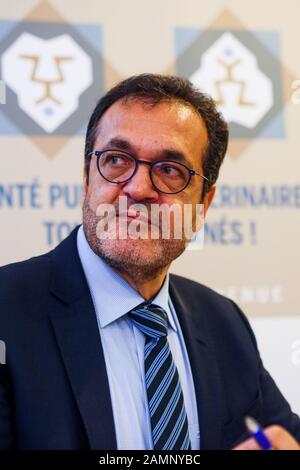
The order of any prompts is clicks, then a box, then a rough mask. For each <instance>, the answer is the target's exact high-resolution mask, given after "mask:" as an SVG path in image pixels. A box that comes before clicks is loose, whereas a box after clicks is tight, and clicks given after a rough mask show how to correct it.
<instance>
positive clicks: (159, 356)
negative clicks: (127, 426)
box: [128, 302, 191, 450]
mask: <svg viewBox="0 0 300 470" xmlns="http://www.w3.org/2000/svg"><path fill="white" fill-rule="evenodd" d="M128 315H129V317H130V318H131V319H132V321H133V323H134V325H135V326H136V327H137V328H138V329H139V330H140V331H141V332H142V333H144V335H145V336H146V340H145V347H144V361H145V382H146V389H147V397H148V406H149V413H150V420H151V429H152V439H153V446H154V449H155V450H190V449H191V442H190V436H189V431H188V421H187V414H186V410H185V405H184V400H183V393H182V389H181V384H180V379H179V375H178V371H177V367H176V365H175V363H174V361H173V356H172V352H171V350H170V346H169V342H168V339H167V334H168V326H167V313H166V312H165V310H164V309H163V308H161V307H159V306H158V305H155V304H149V303H147V302H143V303H142V304H140V305H138V306H137V307H136V308H134V309H132V310H131V311H130V312H129V313H128Z"/></svg>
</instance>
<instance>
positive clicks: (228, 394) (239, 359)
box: [0, 229, 300, 450]
mask: <svg viewBox="0 0 300 470" xmlns="http://www.w3.org/2000/svg"><path fill="white" fill-rule="evenodd" d="M76 235H77V229H75V230H74V231H73V232H72V233H71V234H70V235H69V237H68V238H66V239H65V240H64V241H63V242H62V243H61V244H60V245H58V247H57V248H55V249H54V250H53V251H50V252H49V253H47V254H45V255H42V256H38V257H35V258H32V259H30V260H27V261H24V262H20V263H15V264H11V265H8V266H5V267H3V268H1V269H0V339H1V340H3V341H5V343H6V364H5V365H1V366H0V448H1V449H104V450H113V449H116V435H115V429H114V421H113V414H112V405H111V399H110V392H109V384H108V378H107V373H106V367H105V360H104V355H103V350H102V346H101V340H100V335H99V330H98V325H97V320H96V315H95V311H94V307H93V303H92V299H91V295H90V292H89V288H88V285H87V282H86V279H85V276H84V273H83V270H82V267H81V263H80V260H79V256H78V252H77V247H76ZM103 282H105V280H104V281H103ZM170 295H171V298H172V301H173V303H174V306H175V309H176V313H177V315H178V319H179V322H180V325H181V328H182V331H183V335H184V338H185V342H186V347H187V350H188V354H189V358H190V363H191V368H192V373H193V378H194V383H195V392H196V397H197V406H198V414H199V421H200V433H201V449H230V448H231V447H232V446H234V445H235V444H236V443H238V442H240V441H241V440H243V439H244V438H245V437H247V434H246V433H245V426H244V422H243V418H244V416H245V415H251V416H253V417H255V418H257V419H258V420H259V421H260V422H261V423H262V424H263V425H270V424H272V423H277V424H280V425H282V426H284V427H285V428H286V429H287V430H288V431H290V432H291V433H292V434H293V435H294V436H295V437H296V438H297V439H298V440H300V420H299V417H298V416H296V415H295V414H293V413H292V412H291V409H290V407H289V405H288V403H287V402H286V400H285V399H284V398H283V396H282V395H281V393H280V391H279V390H278V388H277V386H276V385H275V383H274V381H273V380H272V378H271V377H270V375H269V374H268V372H267V371H266V370H265V369H264V368H263V365H262V362H261V359H260V356H259V353H258V350H257V346H256V342H255V338H254V335H253V332H252V330H251V328H250V326H249V323H248V321H247V319H246V317H245V316H244V314H243V313H242V312H241V310H240V309H239V308H238V307H237V305H236V304H234V303H233V302H232V301H231V300H229V299H227V298H225V297H223V296H221V295H219V294H217V293H216V292H214V291H212V290H211V289H209V288H207V287H204V286H203V285H201V284H198V283H196V282H193V281H190V280H188V279H185V278H183V277H179V276H175V275H171V276H170Z"/></svg>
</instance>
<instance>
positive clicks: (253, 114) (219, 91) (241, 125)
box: [175, 10, 290, 158]
mask: <svg viewBox="0 0 300 470" xmlns="http://www.w3.org/2000/svg"><path fill="white" fill-rule="evenodd" d="M221 25H224V26H223V27H222V26H221ZM225 25H226V26H225ZM175 41H176V70H177V74H178V75H179V76H182V77H185V78H188V79H189V80H190V81H191V82H192V83H193V84H194V85H195V86H196V87H197V88H199V89H200V90H201V91H203V92H205V93H207V94H208V95H210V96H212V98H213V99H214V100H215V101H216V103H217V106H218V109H219V110H220V111H221V112H222V114H223V116H224V118H225V119H226V120H227V122H228V124H229V130H230V137H231V139H230V148H229V154H230V156H231V157H232V158H237V157H238V156H239V155H240V154H241V150H244V149H245V148H246V147H247V146H248V145H249V144H250V142H251V140H253V139H258V138H263V139H282V138H284V137H285V128H284V117H283V109H284V104H285V102H286V101H287V100H288V97H289V95H288V92H287V90H285V88H284V84H283V76H285V80H286V78H287V77H288V78H289V76H290V74H289V72H288V71H287V70H286V68H283V65H282V63H281V57H280V34H279V33H278V32H277V31H265V30H264V31H259V30H247V29H246V28H245V27H244V26H243V25H242V24H241V23H240V21H239V20H238V19H237V18H236V17H235V16H234V15H233V14H232V13H231V12H230V11H227V10H224V11H223V12H222V13H221V14H220V16H219V17H218V18H216V20H215V21H214V22H213V23H212V24H211V25H210V26H209V27H208V28H207V29H205V30H204V29H196V28H181V27H179V28H176V30H175ZM289 93H290V90H289Z"/></svg>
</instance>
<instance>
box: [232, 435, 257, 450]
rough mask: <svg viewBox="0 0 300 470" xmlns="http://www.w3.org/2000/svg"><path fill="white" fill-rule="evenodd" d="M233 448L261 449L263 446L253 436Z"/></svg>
mask: <svg viewBox="0 0 300 470" xmlns="http://www.w3.org/2000/svg"><path fill="white" fill-rule="evenodd" d="M232 450H261V447H260V446H259V445H258V444H257V442H256V440H255V439H254V438H253V437H250V439H247V440H246V441H244V442H242V443H241V444H239V445H238V446H236V447H234V448H233V449H232Z"/></svg>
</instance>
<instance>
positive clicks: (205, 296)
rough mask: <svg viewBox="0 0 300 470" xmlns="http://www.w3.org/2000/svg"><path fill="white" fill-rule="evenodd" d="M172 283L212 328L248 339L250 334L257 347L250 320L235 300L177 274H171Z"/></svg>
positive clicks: (186, 302)
mask: <svg viewBox="0 0 300 470" xmlns="http://www.w3.org/2000/svg"><path fill="white" fill-rule="evenodd" d="M170 283H171V284H172V285H173V286H174V288H175V290H176V291H177V295H179V296H180V297H181V299H182V300H183V302H184V303H185V304H186V305H188V306H189V308H191V309H192V310H193V311H194V312H196V313H195V315H196V316H201V317H205V319H206V321H207V323H209V325H210V327H211V329H213V330H215V331H223V332H224V333H226V334H228V335H230V334H231V335H233V336H236V335H242V336H244V335H245V337H247V338H248V339H249V335H250V338H251V342H252V344H253V345H254V347H255V348H257V343H256V339H255V336H254V333H253V331H252V328H251V326H250V323H249V320H248V318H247V316H246V315H245V313H244V312H243V311H242V310H241V308H240V307H239V306H238V305H237V304H236V303H235V302H234V301H233V300H231V299H230V298H228V297H225V296H224V295H221V294H219V293H218V292H217V291H215V290H213V289H212V288H210V287H208V286H206V285H204V284H201V283H199V282H196V281H193V280H191V279H188V278H185V277H182V276H178V275H175V274H170Z"/></svg>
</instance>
